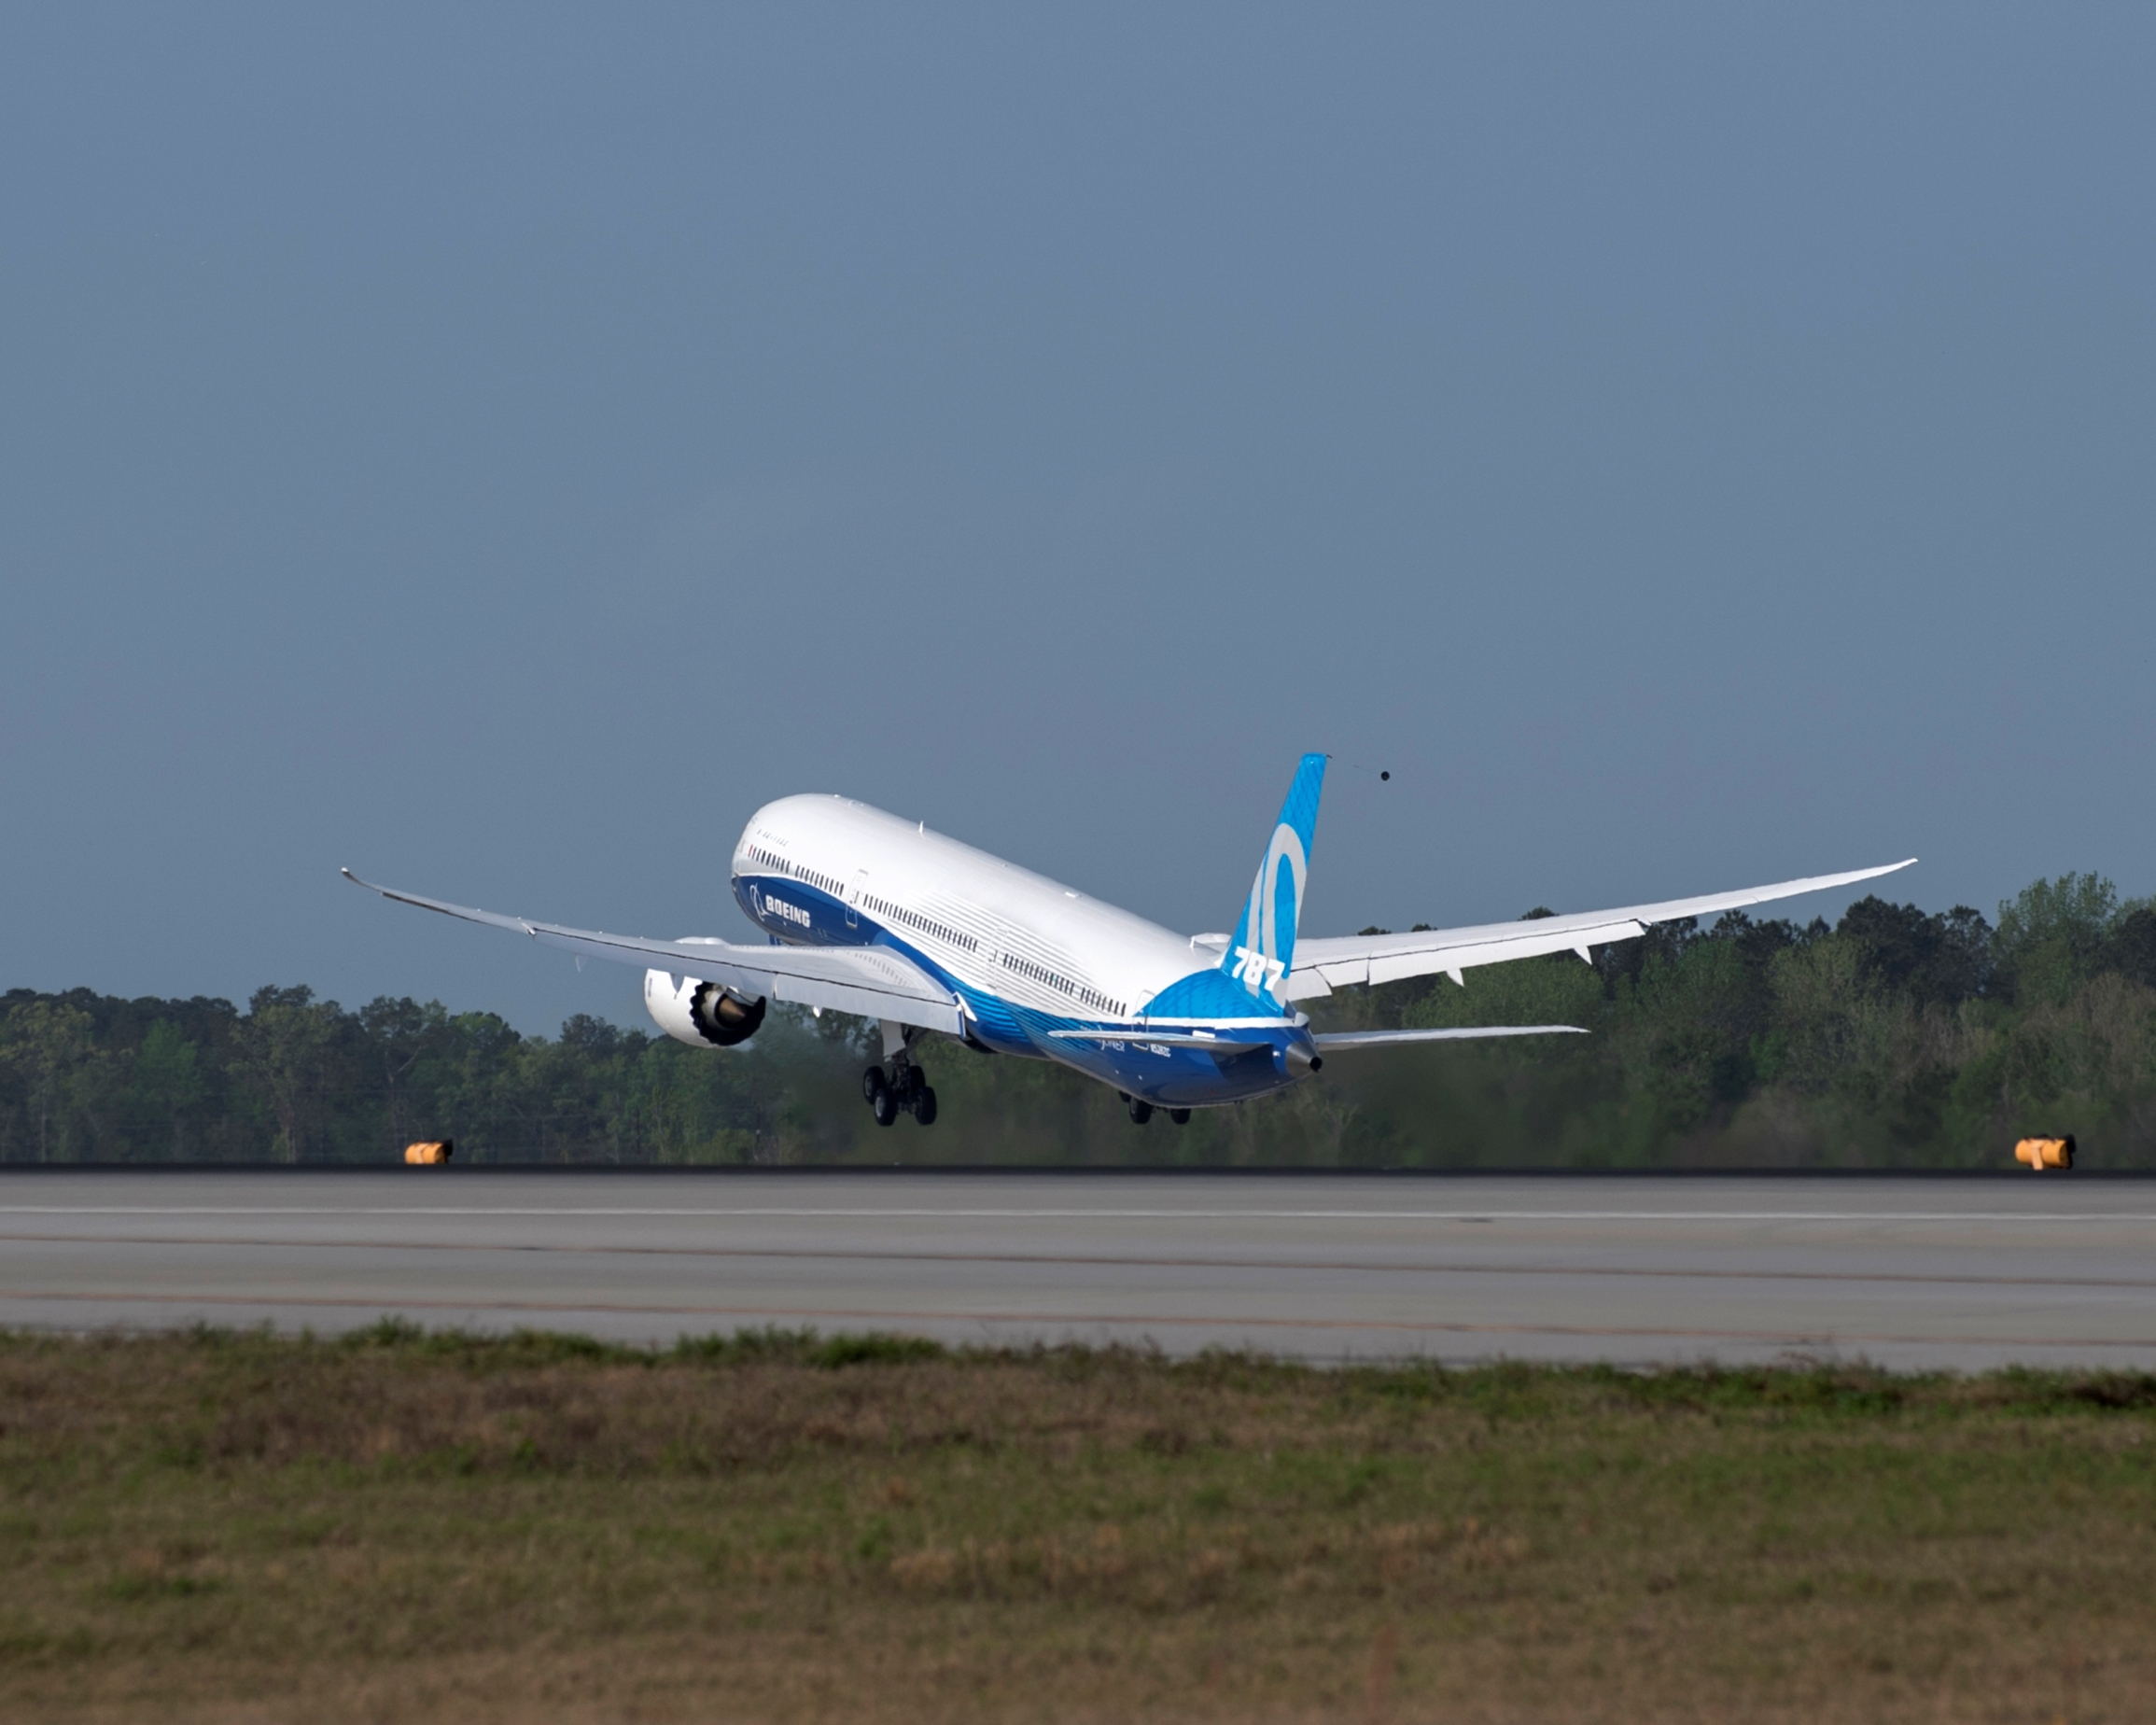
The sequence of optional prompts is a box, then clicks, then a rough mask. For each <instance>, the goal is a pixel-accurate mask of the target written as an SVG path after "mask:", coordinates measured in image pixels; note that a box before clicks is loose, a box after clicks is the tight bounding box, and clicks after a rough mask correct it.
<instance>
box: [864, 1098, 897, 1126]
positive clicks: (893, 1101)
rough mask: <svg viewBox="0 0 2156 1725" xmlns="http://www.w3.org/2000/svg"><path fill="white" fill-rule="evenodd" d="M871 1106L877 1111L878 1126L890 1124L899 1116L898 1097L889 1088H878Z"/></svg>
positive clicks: (876, 1121) (876, 1120)
mask: <svg viewBox="0 0 2156 1725" xmlns="http://www.w3.org/2000/svg"><path fill="white" fill-rule="evenodd" d="M869 1107H870V1109H871V1110H872V1111H873V1112H874V1113H875V1123H876V1124H877V1125H878V1126H889V1124H890V1123H891V1122H892V1121H893V1120H896V1119H897V1118H898V1114H899V1104H898V1098H897V1097H895V1096H893V1095H892V1094H891V1093H890V1092H889V1090H878V1091H877V1092H876V1094H875V1101H873V1102H871V1103H870V1104H869Z"/></svg>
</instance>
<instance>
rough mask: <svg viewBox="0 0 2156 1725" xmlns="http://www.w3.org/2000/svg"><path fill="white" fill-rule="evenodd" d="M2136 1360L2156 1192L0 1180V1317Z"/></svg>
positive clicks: (1995, 1187) (1353, 1353)
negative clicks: (394, 1320)
mask: <svg viewBox="0 0 2156 1725" xmlns="http://www.w3.org/2000/svg"><path fill="white" fill-rule="evenodd" d="M385 1313H397V1314H401V1315H403V1316H407V1317H410V1318H412V1319H413V1320H416V1321H418V1322H420V1323H423V1324H426V1325H430V1326H463V1327H469V1328H477V1329H487V1330H501V1329H510V1328H514V1327H517V1326H519V1325H529V1326H533V1327H539V1328H547V1329H567V1330H577V1331H581V1332H584V1333H586V1334H590V1335H595V1336H602V1337H608V1338H612V1339H622V1340H635V1341H670V1340H672V1339H674V1338H676V1337H679V1336H683V1335H704V1334H709V1333H711V1332H713V1331H731V1330H734V1329H737V1328H741V1327H752V1326H760V1325H784V1326H789V1327H791V1326H794V1325H815V1326H816V1327H818V1328H819V1329H822V1330H826V1331H832V1330H861V1329H882V1330H892V1331H903V1332H904V1333H907V1334H913V1335H923V1336H932V1337H935V1338H937V1339H941V1340H945V1341H949V1342H958V1343H986V1344H994V1345H1002V1344H1012V1343H1024V1342H1030V1341H1034V1340H1045V1341H1062V1340H1080V1341H1088V1342H1106V1341H1122V1342H1132V1343H1151V1344H1155V1345H1157V1346H1158V1347H1160V1348H1162V1349H1164V1350H1166V1351H1168V1352H1169V1353H1194V1352H1196V1351H1197V1350H1199V1349H1201V1348H1206V1347H1213V1346H1225V1347H1247V1348H1253V1349H1258V1350H1262V1351H1264V1352H1267V1353H1279V1354H1291V1355H1297V1356H1301V1357H1304V1358H1308V1359H1312V1360H1324V1361H1337V1360H1342V1359H1350V1358H1364V1359H1367V1358H1379V1357H1382V1358H1396V1357H1401V1356H1421V1357H1429V1358H1435V1359H1441V1360H1446V1361H1469V1360H1489V1359H1495V1358H1499V1357H1510V1358H1515V1359H1528V1360H1603V1361H1614V1362H1620V1363H1627V1364H1644V1363H1650V1362H1687V1361H1697V1360H1704V1359H1713V1360H1719V1361H1724V1362H1739V1361H1764V1360H1774V1359H1778V1358H1782V1357H1785V1356H1787V1355H1791V1354H1806V1355H1813V1356H1819V1357H1826V1358H1835V1359H1855V1358H1865V1359H1870V1360H1874V1361H1877V1362H1879V1363H1881V1364H1883V1365H1888V1366H1894V1367H1953V1368H1958V1369H1965V1370H1973V1369H1979V1368H1982V1367H1993V1366H2000V1365H2007V1364H2026V1365H2033V1366H2065V1365H2082V1366H2103V1367H2135V1368H2142V1369H2156V1183H2142V1182H2138V1181H2095V1180H2089V1179H2086V1178H2080V1177H2077V1176H2073V1175H2062V1176H2056V1177H2054V1176H2050V1175H2030V1176H2028V1177H2027V1178H2026V1179H2024V1180H2014V1181H1961V1180H1925V1179H1909V1180H1882V1179H1836V1178H1807V1179H1797V1180H1777V1179H1755V1178H1719V1177H1699V1178H1672V1179H1611V1178H1580V1179H1570V1178H1549V1177H1541V1178H1504V1177H1479V1176H1475V1177H1462V1176H1444V1177H1423V1176H1415V1175H1380V1176H1371V1177H1358V1176H1295V1177H1280V1176H1269V1175H1239V1174H1205V1175H1168V1174H1153V1173H1146V1174H1129V1175H1126V1174H1105V1175H1104V1174H1094V1173H1086V1174H1049V1173H1034V1172H1024V1173H985V1174H945V1173H938V1174H903V1173H898V1172H870V1173H860V1174H855V1173H813V1174H807V1173H787V1172H773V1171H757V1172H753V1173H738V1174H732V1173H721V1174H710V1173H694V1172H684V1173H665V1172H651V1171H633V1172H601V1171H593V1172H581V1171H580V1172H574V1173H567V1172H557V1171H545V1172H529V1171H526V1172H519V1171H494V1170H465V1169H454V1170H434V1169H414V1170H404V1169H398V1170H369V1171H354V1172H330V1171H231V1170H217V1171H200V1172H197V1171H167V1170H159V1171H142V1172H133V1171H92V1172H72V1173H71V1172H63V1171H43V1170H40V1171H15V1170H10V1171H6V1172H4V1173H0V1325H8V1326H14V1327H43V1328H60V1329H67V1330H98V1329H105V1328H111V1327H123V1328H142V1327H162V1326H171V1325H189V1324H194V1323H198V1322H202V1323H209V1324H216V1325H256V1324H262V1323H269V1324H272V1325H276V1326H278V1327H279V1328H284V1329H299V1328H301V1327H308V1328H312V1329H315V1330H316V1331H318V1332H330V1331H336V1330H341V1329H346V1328H350V1327H353V1326H356V1325H365V1324H369V1323H371V1322H373V1321H374V1320H375V1319H376V1318H378V1317H381V1316H383V1315H384V1314H385Z"/></svg>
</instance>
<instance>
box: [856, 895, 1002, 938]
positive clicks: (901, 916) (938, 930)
mask: <svg viewBox="0 0 2156 1725" xmlns="http://www.w3.org/2000/svg"><path fill="white" fill-rule="evenodd" d="M861 903H863V904H864V905H867V906H868V907H869V908H870V909H871V910H873V911H875V913H876V915H877V916H879V917H886V918H889V919H890V920H891V921H893V922H903V923H904V924H905V925H906V926H907V927H908V928H912V929H918V930H919V931H920V932H921V933H924V934H933V935H934V936H936V938H937V939H939V940H947V941H949V942H950V943H951V945H952V946H954V947H961V948H962V949H964V950H965V951H967V952H978V951H979V950H980V949H981V943H980V942H979V941H977V940H975V939H974V938H973V936H972V935H971V934H961V933H959V931H958V930H957V929H954V928H950V927H947V926H946V925H945V924H944V923H941V922H938V921H937V920H936V919H934V918H932V917H924V916H922V915H921V914H920V913H919V912H918V911H915V910H908V909H907V908H906V907H905V906H904V905H894V904H892V903H891V902H890V901H889V899H880V898H877V897H876V896H875V894H874V893H873V892H864V893H862V894H861Z"/></svg>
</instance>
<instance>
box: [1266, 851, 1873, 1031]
mask: <svg viewBox="0 0 2156 1725" xmlns="http://www.w3.org/2000/svg"><path fill="white" fill-rule="evenodd" d="M1915 861H1916V859H1915V858H1914V857H1911V858H1909V859H1908V860H1907V861H1906V862H1901V863H1885V864H1883V865H1882V866H1880V867H1878V868H1859V869H1852V870H1850V871H1849V872H1848V873H1847V874H1844V875H1813V876H1809V877H1806V878H1805V879H1802V880H1780V881H1776V882H1775V883H1774V884H1773V885H1772V886H1771V887H1744V888H1742V889H1740V890H1739V891H1735V892H1710V893H1708V894H1707V895H1706V896H1705V897H1703V898H1688V899H1667V900H1664V901H1663V902H1662V903H1661V904H1659V905H1628V906H1626V907H1625V908H1624V909H1622V910H1586V911H1577V912H1575V913H1574V914H1573V915H1571V916H1565V917H1538V918H1536V919H1534V920H1533V921H1532V922H1486V923H1483V924H1482V925H1480V926H1479V927H1477V928H1467V929H1425V930H1423V931H1422V932H1421V933H1414V934H1367V935H1365V934H1353V935H1348V936H1346V937H1344V938H1339V939H1332V940H1324V939H1318V940H1297V941H1296V942H1295V968H1294V969H1293V970H1292V971H1290V972H1289V973H1288V975H1287V976H1286V977H1285V978H1284V979H1283V981H1282V982H1281V987H1280V989H1278V990H1277V992H1278V994H1279V995H1280V997H1281V999H1283V1000H1290V1001H1300V1000H1309V999H1311V998H1313V997H1315V996H1318V995H1322V994H1330V993H1331V992H1332V991H1333V990H1334V989H1340V988H1347V987H1350V986H1351V985H1353V984H1356V983H1379V982H1397V981H1399V980H1400V979H1401V978H1402V977H1405V976H1434V975H1438V974H1439V973H1440V972H1442V973H1444V974H1445V975H1449V976H1450V977H1451V978H1452V980H1453V981H1454V982H1460V983H1464V981H1465V978H1464V977H1463V975H1462V974H1461V973H1462V972H1463V971H1467V970H1470V969H1472V968H1474V967H1475V966H1476V965H1478V964H1502V963H1504V962H1505V961H1507V960H1509V959H1532V958H1536V957H1539V956H1540V955H1541V954H1543V953H1546V952H1576V953H1578V954H1579V956H1580V957H1581V958H1583V959H1584V958H1587V957H1588V954H1589V948H1591V947H1603V946H1607V945H1608V944H1609V943H1610V942H1612V941H1618V940H1636V939H1637V938H1638V937H1639V936H1640V935H1642V934H1645V933H1646V932H1647V929H1648V928H1649V926H1650V925H1652V924H1654V923H1657V922H1673V921H1675V920H1677V919H1679V918H1682V917H1708V916H1713V915H1715V913H1716V912H1718V911H1724V910H1742V909H1743V907H1744V906H1745V905H1765V904H1769V903H1771V901H1773V900H1775V899H1785V898H1795V897H1797V896H1798V895H1799V893H1804V892H1824V891H1826V890H1827V888H1829V887H1847V886H1854V885H1855V883H1856V882H1857V881H1859V880H1873V879H1876V878H1877V877H1879V876H1881V875H1891V874H1893V873H1894V872H1895V870H1897V869H1902V868H1907V867H1908V866H1909V865H1910V863H1913V862H1915Z"/></svg>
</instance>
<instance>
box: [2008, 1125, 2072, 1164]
mask: <svg viewBox="0 0 2156 1725" xmlns="http://www.w3.org/2000/svg"><path fill="white" fill-rule="evenodd" d="M2014 1160H2015V1161H2017V1162H2022V1163H2025V1164H2026V1165H2027V1166H2029V1167H2030V1168H2033V1169H2035V1170H2036V1171H2037V1172H2038V1173H2041V1172H2042V1171H2044V1170H2045V1169H2047V1168H2071V1167H2073V1165H2074V1135H2073V1133H2071V1132H2068V1133H2067V1134H2066V1135H2065V1137H2064V1138H2024V1139H2023V1140H2022V1142H2021V1143H2018V1144H2016V1145H2015V1146H2014Z"/></svg>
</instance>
